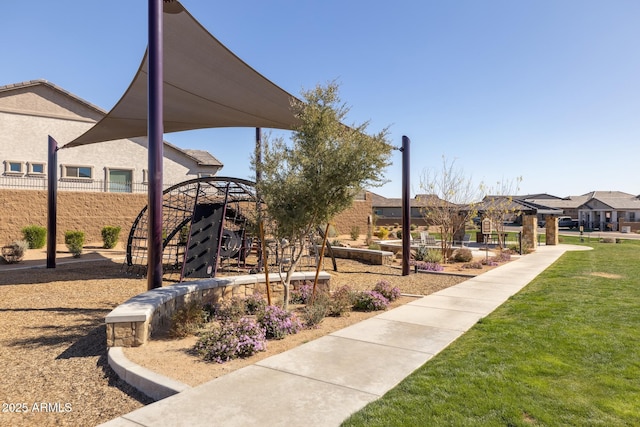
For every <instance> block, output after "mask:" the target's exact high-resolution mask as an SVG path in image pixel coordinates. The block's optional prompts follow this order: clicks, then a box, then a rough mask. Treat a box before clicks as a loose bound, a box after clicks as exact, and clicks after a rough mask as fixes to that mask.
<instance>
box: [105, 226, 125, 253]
mask: <svg viewBox="0 0 640 427" xmlns="http://www.w3.org/2000/svg"><path fill="white" fill-rule="evenodd" d="M120 230H121V229H120V227H117V226H111V225H107V226H105V227H103V228H102V231H101V233H102V247H103V248H105V249H113V248H115V247H116V244H117V243H118V237H120Z"/></svg>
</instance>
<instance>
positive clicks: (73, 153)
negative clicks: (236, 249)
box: [0, 80, 223, 192]
mask: <svg viewBox="0 0 640 427" xmlns="http://www.w3.org/2000/svg"><path fill="white" fill-rule="evenodd" d="M105 114H106V111H104V110H102V109H100V108H99V107H96V106H95V105H92V104H91V103H89V102H87V101H85V100H83V99H81V98H79V97H77V96H75V95H73V94H71V93H69V92H67V91H65V90H64V89H62V88H60V87H58V86H56V85H54V84H52V83H50V82H47V81H45V80H34V81H27V82H22V83H17V84H10V85H6V86H0V188H39V189H44V188H46V179H44V178H46V175H47V152H48V142H47V141H48V136H49V135H50V136H52V137H53V138H54V139H55V140H56V141H57V142H58V144H59V145H60V146H64V144H66V143H67V142H70V141H72V140H73V139H75V138H76V137H78V136H79V135H81V134H83V133H84V132H85V131H86V130H88V129H89V128H90V127H92V126H93V125H94V124H95V123H96V122H97V121H98V120H100V119H101V118H102V117H103V116H104V115H105ZM163 153H164V163H163V177H164V185H165V187H168V186H170V185H173V184H176V183H179V182H183V181H186V180H188V179H192V178H197V177H201V176H213V175H215V174H216V173H217V172H218V171H219V170H220V169H221V168H222V166H223V165H222V163H220V161H218V160H217V159H216V158H215V157H214V156H212V155H211V154H210V153H208V152H207V151H202V150H183V149H180V148H178V147H176V146H173V145H171V144H169V143H167V142H165V143H164V150H163ZM147 164H148V154H147V140H146V138H131V139H120V140H116V141H108V142H103V143H100V144H92V145H86V146H80V147H74V148H69V149H64V148H63V149H61V150H59V151H58V168H57V171H58V178H59V182H58V187H59V188H60V189H61V190H65V189H72V190H74V191H83V190H84V191H106V192H146V191H147V188H146V183H147V179H148V177H147V173H148V170H147Z"/></svg>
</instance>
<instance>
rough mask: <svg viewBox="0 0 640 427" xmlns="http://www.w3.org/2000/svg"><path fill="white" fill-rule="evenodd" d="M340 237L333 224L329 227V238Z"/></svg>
mask: <svg viewBox="0 0 640 427" xmlns="http://www.w3.org/2000/svg"><path fill="white" fill-rule="evenodd" d="M339 235H340V233H338V230H337V229H336V227H335V226H334V225H333V224H330V225H329V232H328V233H327V236H328V237H332V238H333V237H338V236H339Z"/></svg>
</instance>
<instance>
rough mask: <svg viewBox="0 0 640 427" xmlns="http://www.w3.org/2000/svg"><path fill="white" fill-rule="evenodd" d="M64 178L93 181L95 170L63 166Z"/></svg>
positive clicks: (86, 167) (85, 167)
mask: <svg viewBox="0 0 640 427" xmlns="http://www.w3.org/2000/svg"><path fill="white" fill-rule="evenodd" d="M62 177H63V178H80V179H92V178H93V168H92V167H91V166H63V167H62Z"/></svg>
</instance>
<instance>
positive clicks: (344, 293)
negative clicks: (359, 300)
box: [327, 285, 354, 317]
mask: <svg viewBox="0 0 640 427" xmlns="http://www.w3.org/2000/svg"><path fill="white" fill-rule="evenodd" d="M353 303H354V298H353V291H352V290H351V288H350V287H349V286H347V285H344V286H342V287H340V288H338V289H337V290H336V291H335V292H334V293H333V295H331V301H330V302H329V311H328V313H327V315H328V316H332V317H340V316H342V315H343V314H345V313H349V310H351V307H353Z"/></svg>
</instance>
